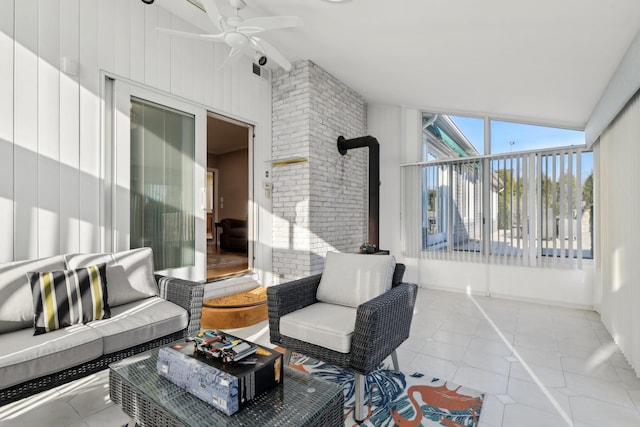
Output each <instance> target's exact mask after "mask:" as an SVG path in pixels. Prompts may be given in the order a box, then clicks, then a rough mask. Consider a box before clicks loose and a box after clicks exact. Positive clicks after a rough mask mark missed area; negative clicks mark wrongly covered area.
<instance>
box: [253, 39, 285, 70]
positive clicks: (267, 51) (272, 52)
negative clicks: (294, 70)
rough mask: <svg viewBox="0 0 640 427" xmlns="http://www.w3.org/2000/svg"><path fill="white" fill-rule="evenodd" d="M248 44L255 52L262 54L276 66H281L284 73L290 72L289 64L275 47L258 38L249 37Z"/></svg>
mask: <svg viewBox="0 0 640 427" xmlns="http://www.w3.org/2000/svg"><path fill="white" fill-rule="evenodd" d="M249 43H251V46H252V47H253V48H254V49H255V50H257V51H258V52H262V53H263V54H264V55H266V56H267V58H269V59H271V60H273V62H275V63H276V64H278V65H279V66H281V67H282V68H283V69H284V70H285V71H290V70H291V63H290V62H289V61H288V60H287V58H285V57H284V55H283V54H281V53H280V52H279V51H278V50H277V49H276V48H275V47H273V46H272V45H271V44H269V43H267V42H266V41H265V40H263V39H261V38H260V37H256V36H251V37H249Z"/></svg>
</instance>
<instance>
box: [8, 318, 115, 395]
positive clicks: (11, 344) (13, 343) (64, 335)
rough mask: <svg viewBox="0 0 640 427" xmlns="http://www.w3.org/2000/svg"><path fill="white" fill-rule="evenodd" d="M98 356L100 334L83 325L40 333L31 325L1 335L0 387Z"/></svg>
mask: <svg viewBox="0 0 640 427" xmlns="http://www.w3.org/2000/svg"><path fill="white" fill-rule="evenodd" d="M101 355H102V337H101V336H100V334H98V333H97V332H96V331H95V330H93V329H91V328H90V327H88V326H86V325H73V326H69V327H67V328H62V329H56V330H55V331H51V332H49V333H46V334H43V335H35V336H34V335H33V328H26V329H21V330H19V331H13V332H6V333H4V334H2V345H1V346H0V388H5V387H10V386H12V385H15V384H19V383H22V382H24V381H28V380H32V379H34V378H39V377H42V376H45V375H50V374H52V373H55V372H58V371H61V370H64V369H67V368H71V367H73V366H77V365H81V364H83V363H86V362H89V361H91V360H93V359H96V358H98V357H100V356H101Z"/></svg>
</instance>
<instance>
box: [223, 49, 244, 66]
mask: <svg viewBox="0 0 640 427" xmlns="http://www.w3.org/2000/svg"><path fill="white" fill-rule="evenodd" d="M242 50H243V49H233V48H232V49H231V52H229V56H227V57H226V58H225V60H224V61H223V62H222V65H220V67H218V71H222V70H224V69H225V68H228V67H230V66H231V65H232V64H234V63H236V62H237V61H238V59H239V58H240V56H241V55H240V53H242Z"/></svg>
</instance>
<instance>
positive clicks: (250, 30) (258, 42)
mask: <svg viewBox="0 0 640 427" xmlns="http://www.w3.org/2000/svg"><path fill="white" fill-rule="evenodd" d="M200 2H201V3H202V4H203V6H204V9H205V12H206V13H207V16H208V17H209V19H210V20H211V21H212V22H213V23H214V25H215V26H216V27H217V28H218V29H219V30H220V31H222V32H221V33H219V34H197V33H190V32H186V31H177V30H170V29H167V28H158V31H162V32H164V33H168V34H172V35H176V36H180V37H189V38H195V39H199V40H209V41H212V42H221V43H226V44H227V45H228V46H229V47H230V48H231V52H229V56H227V58H226V59H225V61H224V62H223V64H222V66H221V67H220V68H224V67H226V66H228V65H229V64H231V63H233V62H234V61H236V60H237V59H238V58H239V56H240V54H241V53H244V54H247V55H249V56H252V57H254V55H253V53H254V52H255V59H256V60H257V61H258V63H259V64H260V65H266V63H267V58H269V59H271V60H273V61H274V62H275V63H276V64H278V65H279V66H281V67H282V68H283V69H284V70H285V71H289V70H291V63H289V61H288V60H287V58H285V57H284V55H282V54H281V53H280V52H279V51H278V50H277V49H276V48H275V47H273V46H272V45H271V44H269V43H267V42H266V41H265V40H264V39H263V38H261V37H258V36H257V35H256V34H260V33H262V32H264V31H269V30H279V29H282V28H291V27H297V26H300V25H302V20H301V19H300V18H298V17H297V16H266V17H259V18H248V19H243V18H242V17H240V14H239V12H240V10H242V9H244V8H245V7H246V6H247V4H246V3H245V2H244V1H243V0H229V3H230V4H231V7H232V8H233V9H234V10H235V13H234V14H233V15H230V16H224V15H223V14H222V13H221V12H220V10H219V9H218V5H217V4H216V0H200Z"/></svg>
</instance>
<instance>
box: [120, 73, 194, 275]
mask: <svg viewBox="0 0 640 427" xmlns="http://www.w3.org/2000/svg"><path fill="white" fill-rule="evenodd" d="M117 96H118V97H119V98H120V100H123V99H124V98H125V97H127V98H128V99H127V100H128V102H126V103H124V102H121V103H120V105H121V106H122V107H124V106H125V105H126V106H127V107H129V108H128V111H120V110H119V111H118V115H119V118H118V119H116V120H117V121H116V127H118V125H124V124H125V122H126V121H128V126H127V127H128V128H129V130H130V131H129V133H128V135H127V134H125V133H124V132H123V131H120V132H119V133H118V137H117V144H116V156H115V157H116V180H117V188H116V193H117V195H116V198H115V202H114V203H115V204H116V209H117V212H116V214H115V216H116V225H117V230H116V233H121V232H123V231H127V233H126V234H127V235H128V239H125V240H128V244H127V243H125V242H123V241H121V240H120V241H121V243H119V244H117V245H116V246H118V249H126V248H122V246H123V245H125V244H127V246H129V247H130V248H140V247H150V248H152V249H153V255H154V268H155V270H156V271H157V272H159V273H162V274H169V275H173V276H177V277H183V278H187V279H192V280H204V279H205V259H206V233H205V213H206V200H205V199H204V195H205V194H206V193H205V173H206V172H205V166H206V148H205V145H206V144H205V133H206V111H205V110H203V109H201V108H199V107H197V106H193V105H191V104H188V103H185V102H182V101H179V100H176V99H173V98H171V97H169V96H167V95H164V94H158V93H155V92H151V91H148V90H145V89H142V88H138V87H136V86H133V85H129V84H125V83H120V84H119V85H118V88H117ZM122 109H124V108H122ZM120 129H122V127H120ZM116 241H119V240H118V239H117V238H116Z"/></svg>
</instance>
